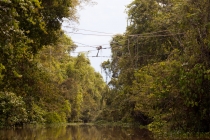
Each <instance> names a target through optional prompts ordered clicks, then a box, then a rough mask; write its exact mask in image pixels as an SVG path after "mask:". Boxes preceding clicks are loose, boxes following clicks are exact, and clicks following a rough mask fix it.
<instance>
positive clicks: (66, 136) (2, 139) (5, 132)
mask: <svg viewBox="0 0 210 140" xmlns="http://www.w3.org/2000/svg"><path fill="white" fill-rule="evenodd" d="M0 140H154V138H153V137H152V133H151V132H149V131H148V130H147V129H140V128H131V127H119V126H95V125H85V124H84V125H67V126H54V127H52V126H51V127H45V128H43V127H41V128H40V127H24V128H16V129H1V130H0Z"/></svg>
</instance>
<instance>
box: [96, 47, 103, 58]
mask: <svg viewBox="0 0 210 140" xmlns="http://www.w3.org/2000/svg"><path fill="white" fill-rule="evenodd" d="M96 49H97V50H98V52H97V55H96V57H98V53H99V51H100V50H101V49H102V46H98V47H96Z"/></svg>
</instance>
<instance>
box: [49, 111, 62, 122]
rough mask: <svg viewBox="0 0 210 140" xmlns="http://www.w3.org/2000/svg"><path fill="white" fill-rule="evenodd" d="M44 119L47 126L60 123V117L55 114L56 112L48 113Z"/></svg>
mask: <svg viewBox="0 0 210 140" xmlns="http://www.w3.org/2000/svg"><path fill="white" fill-rule="evenodd" d="M61 115H62V114H61ZM45 119H46V123H47V124H52V123H60V122H62V119H61V116H60V115H59V114H58V113H56V112H48V113H47V114H46V115H45Z"/></svg>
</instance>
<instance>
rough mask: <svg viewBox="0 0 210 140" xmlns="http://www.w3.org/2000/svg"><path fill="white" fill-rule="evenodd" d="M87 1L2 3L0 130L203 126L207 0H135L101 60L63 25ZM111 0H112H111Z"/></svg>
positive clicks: (209, 63)
mask: <svg viewBox="0 0 210 140" xmlns="http://www.w3.org/2000/svg"><path fill="white" fill-rule="evenodd" d="M82 3H86V4H91V2H90V1H89V0H0V25H1V26H0V54H1V55H0V128H5V127H16V126H23V125H25V124H43V125H45V124H54V123H68V122H98V123H100V122H101V123H103V122H120V123H132V124H135V125H138V126H139V127H140V126H144V127H147V128H148V129H149V130H150V131H152V132H153V133H156V134H158V133H163V132H179V133H188V132H189V133H209V132H210V0H202V1H201V0H133V1H132V2H131V3H130V4H129V5H128V6H127V8H126V13H127V15H128V19H127V28H126V31H125V33H124V34H116V35H114V36H113V37H112V40H111V41H110V46H111V50H112V54H111V59H109V60H107V61H105V62H103V63H102V64H101V67H102V68H103V71H104V73H105V74H106V76H107V77H108V79H109V82H108V83H106V82H105V81H104V80H103V77H102V75H101V73H98V72H96V71H95V70H94V68H93V67H92V66H91V64H90V60H89V59H88V58H87V57H86V55H85V54H83V53H81V54H79V55H78V56H77V57H73V56H71V55H70V53H71V52H72V51H73V50H75V49H76V47H77V46H76V45H75V44H74V41H73V40H72V39H71V38H70V36H67V35H66V34H65V33H64V31H63V30H62V23H63V21H64V19H68V20H69V21H72V22H77V20H78V17H77V7H78V6H81V4H82ZM116 6H117V5H116Z"/></svg>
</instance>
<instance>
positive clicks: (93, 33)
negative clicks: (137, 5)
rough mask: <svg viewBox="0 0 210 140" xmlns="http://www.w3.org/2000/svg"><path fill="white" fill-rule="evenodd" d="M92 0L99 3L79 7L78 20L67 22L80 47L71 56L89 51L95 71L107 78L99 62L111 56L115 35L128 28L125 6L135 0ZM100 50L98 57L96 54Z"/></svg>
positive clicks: (65, 27)
mask: <svg viewBox="0 0 210 140" xmlns="http://www.w3.org/2000/svg"><path fill="white" fill-rule="evenodd" d="M92 1H95V2H96V3H97V4H95V5H86V6H83V8H82V9H78V16H79V23H77V24H72V23H71V22H70V23H67V22H64V24H63V29H64V31H66V34H67V35H68V36H70V37H71V39H72V40H73V41H74V43H75V44H76V45H77V46H78V47H77V49H76V50H75V51H74V52H73V53H71V56H77V55H78V53H79V52H84V53H86V55H87V56H88V58H89V60H90V62H91V65H92V66H93V68H94V69H95V71H97V72H99V73H101V74H102V75H103V77H104V74H103V71H102V69H101V66H100V65H101V63H102V62H103V61H106V60H108V59H111V49H110V45H109V43H110V41H111V39H112V36H113V35H114V34H123V33H124V32H125V30H126V26H127V14H126V5H128V4H130V3H131V2H132V0H92ZM72 27H73V28H72ZM87 30H88V31H87ZM99 46H102V48H103V49H101V50H99V53H98V50H97V47H99ZM97 53H98V57H96V55H97ZM104 78H105V77H104Z"/></svg>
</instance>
